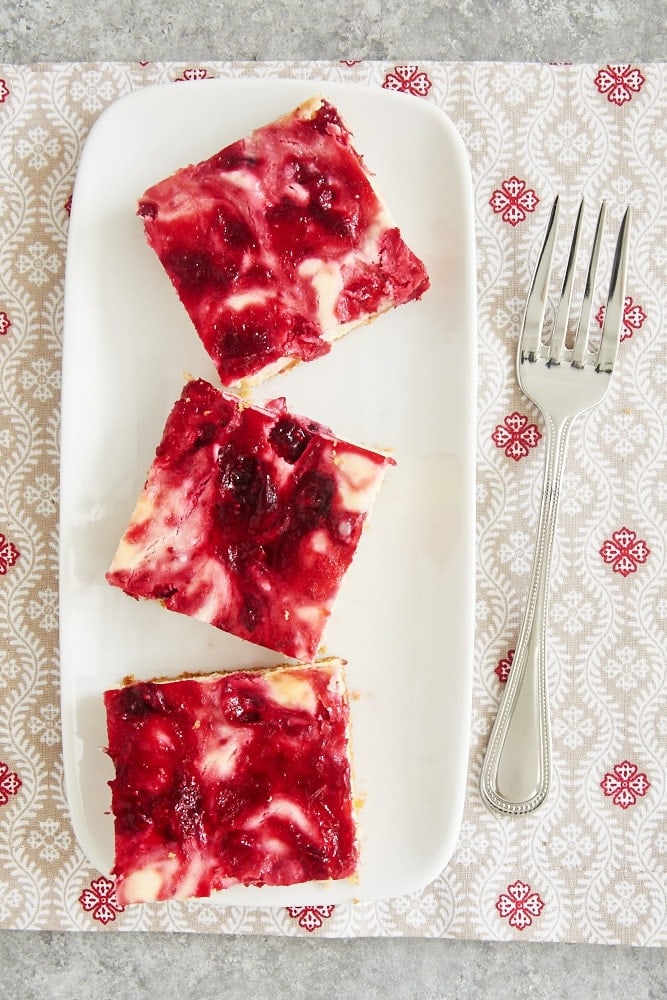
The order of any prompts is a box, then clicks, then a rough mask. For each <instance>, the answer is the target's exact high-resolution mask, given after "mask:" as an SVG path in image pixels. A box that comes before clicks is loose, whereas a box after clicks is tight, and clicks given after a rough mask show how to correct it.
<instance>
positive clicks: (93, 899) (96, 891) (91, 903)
mask: <svg viewBox="0 0 667 1000" xmlns="http://www.w3.org/2000/svg"><path fill="white" fill-rule="evenodd" d="M79 902H80V904H81V906H82V907H83V909H84V910H85V911H86V913H90V915H91V916H92V918H93V920H99V922H100V923H101V924H109V923H111V921H112V920H115V919H116V915H117V914H118V913H123V911H124V909H125V907H123V906H121V905H120V903H119V902H118V900H117V899H116V886H115V885H114V883H113V882H112V881H111V879H109V878H105V877H104V875H100V877H99V878H95V879H93V881H92V882H91V883H90V887H89V888H88V889H84V890H83V892H82V893H81V895H80V896H79Z"/></svg>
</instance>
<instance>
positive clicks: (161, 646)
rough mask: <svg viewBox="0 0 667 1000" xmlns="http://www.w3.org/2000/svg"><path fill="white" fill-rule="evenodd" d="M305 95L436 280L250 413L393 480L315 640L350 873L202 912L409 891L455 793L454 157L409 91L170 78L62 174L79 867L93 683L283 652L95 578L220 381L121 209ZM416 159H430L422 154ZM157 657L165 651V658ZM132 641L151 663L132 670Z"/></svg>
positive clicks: (239, 894) (99, 739)
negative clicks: (384, 464)
mask: <svg viewBox="0 0 667 1000" xmlns="http://www.w3.org/2000/svg"><path fill="white" fill-rule="evenodd" d="M315 93H322V94H324V95H325V96H326V97H327V98H328V99H329V100H331V101H332V102H333V103H334V104H336V105H337V106H338V107H339V109H340V110H341V112H342V114H343V117H344V119H345V120H346V121H347V122H348V124H349V125H350V126H351V128H352V131H353V133H354V136H355V145H356V146H357V148H358V149H359V150H360V152H362V153H363V155H364V158H365V160H366V162H367V163H368V165H369V167H370V168H371V169H372V170H373V171H374V172H375V173H376V177H377V183H378V184H379V186H380V189H381V190H382V191H383V193H384V194H385V196H386V198H387V201H388V204H389V207H390V209H391V210H392V213H393V214H394V216H395V217H396V219H397V221H398V223H399V225H400V226H401V229H402V231H403V233H404V235H405V236H406V238H407V240H408V242H409V243H410V244H411V245H412V246H413V247H414V249H415V250H416V252H417V253H419V254H420V256H422V257H423V259H424V260H425V262H426V264H427V267H428V268H429V272H430V274H431V278H432V289H431V290H430V291H429V292H428V293H427V295H426V296H424V298H423V299H422V301H421V302H419V303H411V304H410V305H408V306H405V307H402V309H401V310H395V311H394V312H393V313H391V314H387V315H386V316H384V317H381V318H380V319H379V320H378V321H376V323H375V324H373V325H372V327H369V328H368V329H367V330H364V331H354V332H353V333H351V334H350V335H349V336H348V337H347V338H345V340H344V341H342V342H341V343H340V344H339V345H335V346H334V348H333V351H332V352H331V354H330V355H328V356H327V358H325V359H322V360H321V361H318V362H315V363H313V364H311V365H302V366H300V367H299V368H298V369H296V370H294V371H293V372H292V373H289V374H288V375H285V376H280V377H278V378H277V379H273V380H271V381H270V382H269V383H266V384H265V386H263V387H262V388H261V390H259V391H257V392H255V393H254V394H253V398H254V399H255V400H256V401H257V402H259V403H262V402H263V401H265V400H266V399H268V398H271V397H273V396H277V395H286V396H287V398H288V402H289V404H290V407H291V408H292V409H293V411H294V412H300V413H307V414H308V415H310V416H313V417H316V418H317V419H321V420H322V421H323V422H325V423H329V424H330V425H332V426H334V427H335V429H336V431H337V432H338V433H340V434H341V435H342V436H349V437H350V438H352V439H353V440H361V441H363V442H364V443H366V444H370V445H375V446H380V447H389V448H392V449H393V450H394V451H395V454H396V457H397V460H398V467H397V470H395V471H394V470H392V472H391V473H390V474H389V476H388V478H387V482H386V484H385V487H384V488H383V491H382V494H381V497H380V499H379V501H378V504H377V507H376V509H375V510H374V512H373V515H372V519H371V522H370V526H369V531H368V532H367V534H366V536H365V537H364V539H363V540H362V546H361V547H360V551H359V553H358V555H357V558H356V559H355V562H354V564H353V567H352V569H351V570H350V573H349V574H348V577H349V579H346V581H345V583H344V587H343V590H342V592H341V597H340V599H339V602H338V605H337V608H336V612H335V614H334V616H333V618H332V621H331V623H330V626H329V629H328V631H327V634H326V636H325V639H326V644H327V650H326V652H327V654H330V655H341V656H345V657H346V658H347V659H348V660H349V666H348V681H349V684H350V687H351V689H352V690H353V691H354V693H355V698H354V701H353V705H352V725H353V745H354V768H355V788H356V791H357V793H358V794H359V795H360V797H361V798H362V799H363V805H362V807H361V809H360V813H359V816H360V835H361V865H360V871H359V876H358V878H357V879H356V880H345V881H341V882H335V883H327V884H319V883H309V884H307V885H305V886H304V885H301V886H290V887H284V888H273V887H271V888H269V887H265V888H261V889H260V888H257V887H242V886H239V887H234V888H232V889H229V890H226V891H225V892H224V893H222V894H219V895H218V896H216V897H215V898H214V899H213V902H215V903H218V904H220V905H302V904H318V903H325V902H326V903H338V902H346V901H350V900H353V899H359V900H364V899H378V898H386V897H391V896H398V895H402V894H404V893H408V892H413V891H416V890H418V889H420V888H422V887H423V886H425V885H426V884H427V883H428V882H430V881H432V880H433V879H434V878H435V877H436V876H437V875H438V874H439V873H440V871H442V869H443V868H444V867H445V865H446V864H447V862H448V861H449V859H450V857H451V855H452V853H453V850H454V847H455V843H456V839H457V836H458V832H459V827H460V821H461V815H462V810H463V802H464V795H465V785H466V774H467V756H468V742H469V730H470V698H471V678H472V658H473V617H474V530H475V516H474V515H475V509H474V454H475V434H474V427H475V399H476V369H475V364H476V345H475V256H474V237H473V201H472V184H471V178H470V170H469V166H468V161H467V156H466V153H465V149H464V146H463V143H462V141H461V138H460V136H459V135H458V133H457V132H456V130H455V128H454V126H453V125H452V123H451V121H450V120H449V119H448V118H447V117H446V116H445V115H444V114H442V113H441V112H440V111H439V110H438V109H437V108H436V107H435V106H433V105H432V104H430V103H428V102H426V101H423V100H420V99H417V98H413V97H409V96H406V95H401V94H393V93H390V92H387V91H384V90H382V89H380V88H377V89H375V88H367V87H361V86H358V85H355V84H343V83H337V82H328V81H316V80H282V79H259V80H258V79H234V80H210V81H201V82H188V83H179V84H177V85H176V84H168V85H165V86H159V87H153V88H147V89H145V90H141V91H137V92H135V93H133V94H131V95H129V96H128V97H125V98H122V99H121V100H119V101H118V102H116V103H115V104H114V105H112V106H111V107H110V108H108V109H107V110H106V111H105V112H104V113H103V114H102V115H101V116H100V118H99V119H98V121H97V122H96V124H95V125H94V127H93V129H92V131H91V133H90V136H89V139H88V141H87V143H86V146H85V148H84V151H83V153H82V157H81V161H80V166H79V171H78V175H77V181H76V186H75V190H74V196H73V205H72V213H71V218H70V230H69V240H68V259H67V270H66V291H65V335H64V351H63V389H62V431H61V446H62V447H61V512H60V647H61V703H62V726H63V733H62V735H63V753H64V766H65V788H66V794H67V799H68V804H69V808H70V812H71V818H72V822H73V826H74V830H75V833H76V836H77V839H78V841H79V843H80V845H81V847H82V849H83V851H84V853H85V854H86V855H87V857H88V859H89V861H90V862H91V864H93V865H94V866H95V867H96V868H98V869H99V870H101V871H103V872H108V871H109V870H110V867H111V864H112V828H113V825H112V819H111V816H110V815H109V812H108V810H109V805H110V793H109V789H108V787H107V782H108V780H109V778H110V777H112V768H111V765H110V762H109V761H108V758H107V757H106V755H105V754H104V752H103V749H102V748H103V746H104V743H105V739H106V734H105V729H104V717H103V712H102V708H101V695H102V692H103V690H105V688H107V687H111V686H114V685H115V684H117V683H119V682H120V680H121V678H122V677H123V676H125V675H126V674H128V673H133V674H134V675H135V676H140V677H141V676H144V677H150V676H154V675H156V674H164V673H167V674H173V675H176V674H177V673H179V672H180V671H181V670H183V669H215V668H216V667H222V668H230V669H231V668H233V667H236V666H249V665H251V664H256V665H266V664H270V663H276V662H280V660H281V657H279V656H276V655H275V654H271V653H268V652H267V651H265V650H261V649H259V648H258V647H256V646H253V645H252V644H249V643H242V642H241V641H240V640H236V639H234V638H233V637H227V636H224V635H223V634H222V633H220V634H218V633H217V631H216V630H213V629H210V628H209V627H208V626H202V624H201V623H198V622H192V621H189V620H188V619H185V618H182V616H179V615H172V614H170V613H168V612H165V611H163V610H162V609H160V608H157V607H156V606H153V605H150V604H148V603H140V604H136V603H135V602H132V601H130V599H129V598H127V597H125V595H123V594H121V593H120V592H117V591H115V590H113V589H112V588H110V587H108V585H107V584H106V583H105V582H104V571H105V569H106V567H107V565H108V562H109V560H110V558H111V555H112V554H113V550H114V548H115V545H116V543H117V540H118V537H119V536H120V533H121V531H122V529H123V528H124V526H125V523H126V521H127V518H128V517H129V514H130V512H131V509H132V506H133V503H134V499H135V498H136V495H137V493H138V490H139V489H140V488H141V485H142V482H143V477H144V475H145V471H146V469H147V467H148V464H149V462H150V459H151V458H152V453H153V450H154V447H155V445H156V443H157V441H158V440H159V434H160V433H161V429H162V425H163V423H164V419H165V417H166V414H167V412H168V410H169V408H170V406H171V404H172V402H173V400H174V399H175V398H176V397H177V395H178V394H179V392H180V385H181V384H182V376H181V367H180V366H181V365H183V366H184V370H188V371H192V372H193V373H194V374H196V375H201V376H203V377H207V378H210V379H211V380H212V381H214V382H216V381H217V380H216V378H215V374H214V372H213V370H212V368H211V367H210V364H209V362H208V359H206V358H205V356H204V354H203V350H202V349H201V346H200V345H199V343H198V340H197V338H196V336H195V334H194V331H192V329H191V327H190V326H189V321H188V320H187V317H186V315H185V312H184V311H183V310H182V307H181V306H180V303H178V302H177V300H176V297H175V295H173V293H172V292H171V289H170V288H169V286H168V282H167V280H166V278H165V276H164V275H163V273H162V272H161V269H160V267H159V264H158V263H157V261H156V260H155V258H154V255H153V254H152V252H151V251H150V250H149V249H148V247H147V246H146V244H145V241H144V239H143V234H142V232H141V226H140V223H139V222H138V220H136V218H135V216H134V204H135V202H136V198H137V197H138V196H139V195H140V194H141V193H142V191H143V190H144V188H145V187H147V186H148V185H149V184H150V183H153V182H155V181H156V180H158V179H160V178H161V177H163V176H166V175H167V174H168V173H170V172H171V171H172V170H174V169H175V168H176V167H178V166H181V165H183V164H184V163H187V162H196V161H197V160H198V159H201V158H204V157H205V156H207V155H210V154H212V153H213V152H215V151H216V150H217V149H218V148H221V146H222V145H225V144H226V143H228V142H231V141H233V140H234V139H236V138H238V137H240V136H241V135H243V134H246V133H247V132H248V131H249V130H250V129H251V128H253V127H255V126H257V125H261V124H263V123H264V122H265V121H269V120H271V119H272V118H273V117H275V116H277V115H278V114H281V113H284V112H286V111H288V110H289V109H290V107H292V106H294V105H296V104H297V103H299V102H300V101H302V100H304V99H306V98H308V97H310V96H312V95H313V94H315ZM174 133H175V134H176V137H177V138H176V141H174ZM429 157H431V158H432V159H433V162H432V163H430V164H428V163H425V162H422V161H423V160H426V159H428V158H429ZM135 319H136V329H135V328H134V326H132V324H133V323H134V322H135ZM128 324H129V325H130V326H132V329H131V330H129V331H128V330H127V327H128ZM158 327H159V330H160V337H161V338H163V339H161V340H157V339H156V336H157V335H156V332H155V331H156V328H158ZM163 345H164V351H157V349H156V348H157V346H160V347H162V346H163ZM429 352H431V353H429ZM425 354H428V357H424V356H423V355H425ZM149 372H152V374H153V377H152V378H150V379H149V378H147V373H149ZM417 382H418V383H419V384H417ZM341 385H345V391H344V392H343V391H340V390H339V387H340V386H341ZM452 422H453V424H454V426H453V425H452ZM418 522H420V523H418ZM211 633H215V634H214V635H212V634H211ZM174 644H176V645H177V646H179V647H180V649H182V655H181V654H180V653H179V658H178V659H174V658H173V657H172V658H171V660H170V656H171V650H172V649H173V647H174ZM350 649H351V650H352V653H353V655H352V656H350V655H349V650H350ZM150 650H154V651H155V656H156V660H155V662H147V661H148V659H149V657H148V656H147V651H150ZM193 658H194V659H196V660H197V662H196V663H193V662H192V659H193ZM165 660H169V662H167V663H166V667H165ZM371 660H373V662H372V663H371ZM179 664H180V666H179Z"/></svg>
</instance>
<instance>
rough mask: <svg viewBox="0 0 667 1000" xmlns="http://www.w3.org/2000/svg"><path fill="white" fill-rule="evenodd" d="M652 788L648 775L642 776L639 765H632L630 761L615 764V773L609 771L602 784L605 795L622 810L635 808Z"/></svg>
mask: <svg viewBox="0 0 667 1000" xmlns="http://www.w3.org/2000/svg"><path fill="white" fill-rule="evenodd" d="M650 787H651V785H650V782H649V780H648V778H647V777H646V775H645V774H643V773H642V774H640V772H639V768H638V767H637V765H636V764H631V763H630V761H629V760H623V761H621V763H620V764H615V765H614V769H613V771H608V772H607V773H606V774H605V776H604V778H603V779H602V781H601V782H600V788H601V789H602V791H603V792H604V794H605V795H606V796H607V797H608V798H611V800H612V802H613V803H614V805H615V806H620V808H621V809H628V808H629V806H634V805H635V804H636V802H637V799H638V798H642V797H643V796H644V795H646V793H647V792H648V790H649V788H650Z"/></svg>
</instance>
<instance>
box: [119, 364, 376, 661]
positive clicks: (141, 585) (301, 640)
mask: <svg viewBox="0 0 667 1000" xmlns="http://www.w3.org/2000/svg"><path fill="white" fill-rule="evenodd" d="M391 464H395V463H394V460H393V459H392V458H391V457H390V456H387V455H384V454H380V453H378V452H375V451H370V450H368V449H366V448H361V447H359V446H358V445H355V444H352V443H350V442H346V441H341V440H340V439H338V438H336V437H335V436H334V434H333V432H332V431H330V430H328V429H327V428H325V427H323V426H322V425H321V424H318V423H316V422H315V421H311V420H307V419H304V418H302V417H297V416H294V415H292V414H290V413H288V412H287V409H286V406H285V401H284V399H278V400H274V401H273V402H272V403H269V404H267V407H266V408H260V407H258V406H252V405H250V404H247V403H245V402H244V401H242V400H241V399H239V398H238V397H236V396H234V395H231V394H229V393H226V392H220V391H219V390H218V389H217V388H215V387H214V386H212V385H211V384H210V383H209V382H207V381H205V380H204V379H193V380H192V381H190V382H189V383H188V384H187V385H186V386H185V387H184V389H183V392H182V394H181V397H180V399H179V400H178V401H177V402H176V404H175V405H174V407H173V409H172V411H171V413H170V415H169V417H168V419H167V422H166V425H165V428H164V432H163V436H162V440H161V442H160V444H159V446H158V448H157V451H156V455H155V459H154V460H153V463H152V465H151V468H150V470H149V472H148V477H147V480H146V483H145V486H144V489H143V491H142V493H141V495H140V497H139V499H138V501H137V504H136V508H135V510H134V512H133V514H132V516H131V519H130V523H129V525H128V527H127V530H126V531H125V533H124V535H123V537H122V539H121V541H120V543H119V546H118V549H117V551H116V553H115V556H114V557H113V561H112V563H111V566H110V568H109V571H108V573H107V580H108V582H109V583H110V584H112V585H113V586H116V587H120V588H121V589H122V590H123V591H125V593H127V594H129V595H130V596H132V597H135V598H149V599H153V600H158V601H160V602H161V603H162V604H163V605H164V606H165V607H166V608H168V609H169V610H171V611H177V612H181V613H182V614H185V615H190V616H192V617H193V618H198V619H200V620H202V621H205V622H209V623H210V624H211V625H214V626H216V627H217V628H220V629H223V630H224V631H226V632H231V633H233V634H234V635H236V636H239V637H240V638H242V639H247V640H250V641H251V642H255V643H257V644H258V645H260V646H265V647H268V648H270V649H273V650H276V651H278V652H280V653H283V654H284V655H286V656H291V657H295V658H296V659H298V660H304V661H306V662H308V661H311V660H312V659H313V658H314V657H315V654H316V652H317V649H318V647H319V645H320V641H321V637H322V633H323V630H324V628H325V625H326V622H327V619H328V618H329V616H330V614H331V611H332V609H333V606H334V602H335V600H336V597H337V594H338V591H339V588H340V585H341V583H342V580H343V577H344V574H345V572H346V570H347V569H348V567H349V565H350V563H351V561H352V558H353V556H354V554H355V551H356V549H357V546H358V544H359V541H360V538H361V534H362V529H363V527H364V524H365V521H366V518H367V515H368V513H369V511H370V509H371V507H372V505H373V502H374V500H375V497H376V494H377V492H378V490H379V488H380V485H381V482H382V478H383V475H384V472H385V469H386V468H387V466H388V465H391Z"/></svg>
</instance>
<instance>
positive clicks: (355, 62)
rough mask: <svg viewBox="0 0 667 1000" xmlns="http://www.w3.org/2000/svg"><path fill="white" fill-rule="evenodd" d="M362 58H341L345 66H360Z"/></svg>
mask: <svg viewBox="0 0 667 1000" xmlns="http://www.w3.org/2000/svg"><path fill="white" fill-rule="evenodd" d="M360 62H361V59H341V63H342V64H343V66H358V65H359V64H360Z"/></svg>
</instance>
